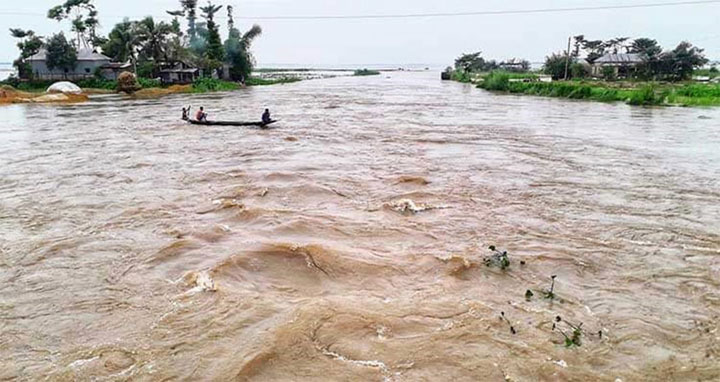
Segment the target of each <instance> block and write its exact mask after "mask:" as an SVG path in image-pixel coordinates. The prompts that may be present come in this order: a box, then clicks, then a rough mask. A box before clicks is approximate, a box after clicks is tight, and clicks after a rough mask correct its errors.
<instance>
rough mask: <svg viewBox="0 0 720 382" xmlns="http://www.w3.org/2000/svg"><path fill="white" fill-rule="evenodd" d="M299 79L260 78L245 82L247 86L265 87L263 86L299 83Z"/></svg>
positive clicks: (252, 78)
mask: <svg viewBox="0 0 720 382" xmlns="http://www.w3.org/2000/svg"><path fill="white" fill-rule="evenodd" d="M299 81H300V79H299V78H295V77H282V78H260V77H250V78H248V79H247V81H245V85H247V86H265V85H277V84H291V83H293V82H299Z"/></svg>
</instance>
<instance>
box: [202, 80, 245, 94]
mask: <svg viewBox="0 0 720 382" xmlns="http://www.w3.org/2000/svg"><path fill="white" fill-rule="evenodd" d="M239 88H240V85H238V84H236V83H235V82H228V81H223V80H218V79H215V78H210V77H200V78H198V79H197V80H195V82H193V84H192V89H193V92H195V93H205V92H216V91H230V90H237V89H239Z"/></svg>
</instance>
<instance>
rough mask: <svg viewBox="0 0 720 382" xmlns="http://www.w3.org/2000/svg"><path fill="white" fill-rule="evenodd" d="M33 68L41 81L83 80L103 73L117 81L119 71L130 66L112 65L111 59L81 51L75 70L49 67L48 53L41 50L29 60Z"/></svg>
mask: <svg viewBox="0 0 720 382" xmlns="http://www.w3.org/2000/svg"><path fill="white" fill-rule="evenodd" d="M27 61H28V63H30V66H31V67H32V73H33V76H34V77H35V78H36V79H40V80H81V79H85V78H91V77H93V76H95V73H97V72H98V71H101V72H102V73H103V75H104V76H106V78H107V79H116V78H117V75H118V74H119V71H121V70H123V71H124V70H129V67H130V66H129V64H127V66H124V65H126V64H117V63H113V64H111V63H110V61H111V60H110V57H107V56H105V55H103V54H100V53H97V52H96V51H94V50H92V49H81V50H80V51H78V52H77V63H76V64H75V68H74V69H71V70H65V69H60V68H53V69H52V70H50V68H48V67H47V52H46V51H45V49H41V50H40V51H39V52H37V54H35V55H33V56H31V57H30V58H28V60H27Z"/></svg>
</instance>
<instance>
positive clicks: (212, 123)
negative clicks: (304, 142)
mask: <svg viewBox="0 0 720 382" xmlns="http://www.w3.org/2000/svg"><path fill="white" fill-rule="evenodd" d="M188 122H190V123H191V124H193V125H204V126H257V127H265V126H267V125H270V124H272V123H275V122H277V121H275V120H272V121H270V122H268V123H265V122H262V121H258V122H237V121H197V120H194V119H190V120H188Z"/></svg>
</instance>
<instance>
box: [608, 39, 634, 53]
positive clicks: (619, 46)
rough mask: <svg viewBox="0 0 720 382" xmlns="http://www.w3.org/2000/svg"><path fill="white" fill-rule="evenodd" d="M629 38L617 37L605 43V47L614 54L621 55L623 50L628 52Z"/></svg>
mask: <svg viewBox="0 0 720 382" xmlns="http://www.w3.org/2000/svg"><path fill="white" fill-rule="evenodd" d="M629 39H630V38H629V37H616V38H613V39H610V40H607V41H606V42H605V47H606V48H607V49H608V50H610V51H612V52H613V53H614V54H618V53H621V52H622V50H623V49H625V50H626V51H627V48H628V47H627V40H629ZM625 53H627V52H625Z"/></svg>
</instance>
